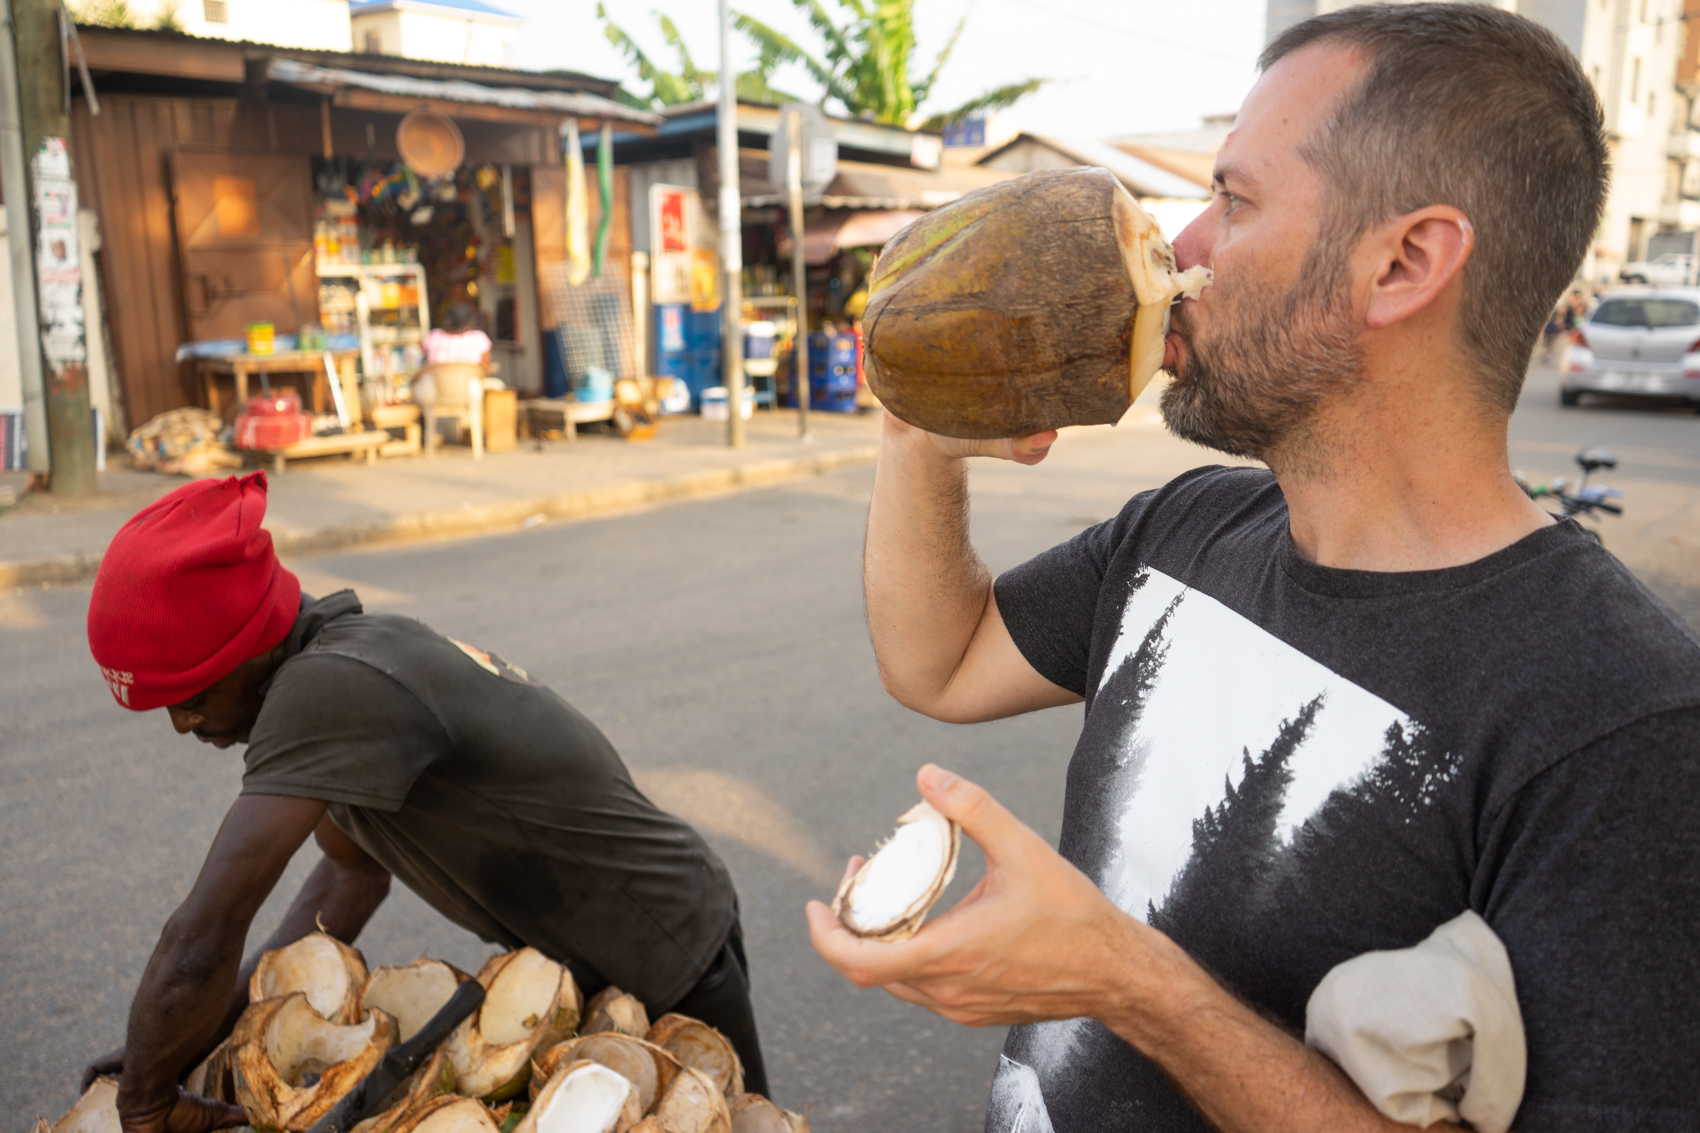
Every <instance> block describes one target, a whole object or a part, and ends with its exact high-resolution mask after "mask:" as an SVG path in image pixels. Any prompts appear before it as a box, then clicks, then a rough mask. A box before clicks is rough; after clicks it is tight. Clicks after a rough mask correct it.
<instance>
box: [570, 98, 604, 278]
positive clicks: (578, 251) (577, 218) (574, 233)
mask: <svg viewBox="0 0 1700 1133" xmlns="http://www.w3.org/2000/svg"><path fill="white" fill-rule="evenodd" d="M561 148H562V149H563V150H565V151H566V158H567V194H566V195H567V280H568V282H570V283H571V284H572V285H573V286H574V287H577V286H578V285H579V284H581V283H583V282H584V281H585V280H586V279H588V278H590V194H589V193H587V192H586V191H585V184H584V150H583V149H582V148H581V146H580V145H579V138H578V122H577V121H575V120H574V119H571V118H569V119H567V121H566V124H565V125H563V126H562V127H561ZM604 215H606V210H605V211H604Z"/></svg>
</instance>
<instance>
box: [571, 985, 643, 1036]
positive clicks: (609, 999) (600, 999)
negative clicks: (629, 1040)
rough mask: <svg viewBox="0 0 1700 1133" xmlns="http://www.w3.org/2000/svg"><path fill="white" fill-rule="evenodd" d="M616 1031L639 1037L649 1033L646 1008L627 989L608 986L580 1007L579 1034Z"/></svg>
mask: <svg viewBox="0 0 1700 1133" xmlns="http://www.w3.org/2000/svg"><path fill="white" fill-rule="evenodd" d="M603 1031H617V1032H619V1033H620V1034H622V1035H630V1036H632V1037H633V1038H634V1039H641V1038H643V1037H644V1036H645V1035H647V1034H648V1033H649V1012H648V1011H647V1010H646V1009H645V1008H644V1005H643V1001H642V1000H640V999H639V998H638V997H637V996H635V995H632V994H630V993H629V992H624V991H621V990H620V989H619V988H617V987H613V986H611V985H610V986H609V987H605V988H603V989H602V990H601V991H599V992H597V993H596V994H595V995H594V996H593V997H591V1000H590V1002H589V1003H587V1004H585V1007H584V1025H583V1026H582V1027H580V1028H579V1033H580V1034H586V1035H595V1034H600V1033H602V1032H603Z"/></svg>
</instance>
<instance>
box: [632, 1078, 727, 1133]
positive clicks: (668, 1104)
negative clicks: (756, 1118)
mask: <svg viewBox="0 0 1700 1133" xmlns="http://www.w3.org/2000/svg"><path fill="white" fill-rule="evenodd" d="M634 1133H732V1115H731V1113H730V1112H729V1111H728V1110H727V1108H726V1095H725V1094H723V1093H721V1091H720V1090H719V1089H718V1088H717V1087H716V1086H715V1084H714V1081H713V1080H712V1079H711V1078H709V1076H708V1075H706V1074H704V1073H702V1072H701V1071H699V1070H692V1069H691V1068H690V1067H688V1066H687V1067H686V1068H685V1069H683V1070H681V1071H680V1072H679V1076H678V1077H677V1078H675V1079H673V1085H672V1086H671V1087H669V1088H668V1090H667V1092H666V1093H665V1094H663V1095H662V1097H661V1100H660V1101H659V1102H658V1103H656V1106H655V1112H654V1113H652V1114H650V1115H649V1116H648V1117H646V1118H644V1119H643V1122H642V1124H640V1125H638V1126H636V1129H635V1131H634Z"/></svg>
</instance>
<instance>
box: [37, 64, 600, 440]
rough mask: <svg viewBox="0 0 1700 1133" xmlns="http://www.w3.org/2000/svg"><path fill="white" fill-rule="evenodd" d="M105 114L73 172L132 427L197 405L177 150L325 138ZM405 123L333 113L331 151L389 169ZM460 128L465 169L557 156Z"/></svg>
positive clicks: (251, 109) (313, 129)
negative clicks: (188, 346) (382, 162)
mask: <svg viewBox="0 0 1700 1133" xmlns="http://www.w3.org/2000/svg"><path fill="white" fill-rule="evenodd" d="M100 108H101V113H100V115H99V116H98V117H91V116H90V115H89V114H88V111H87V107H86V106H85V104H84V103H83V102H82V100H80V99H79V100H78V101H77V102H76V104H75V107H74V113H73V120H72V126H71V135H72V160H73V162H74V169H75V172H76V177H77V183H78V192H79V195H80V197H81V200H82V203H83V207H85V208H92V209H94V211H95V213H96V215H97V217H98V218H99V222H100V230H101V240H102V251H101V264H102V275H103V279H102V283H103V286H104V295H105V300H106V313H107V321H108V326H109V328H110V331H111V337H112V352H113V364H114V368H115V369H116V370H117V380H118V381H119V382H121V383H122V387H123V396H124V406H125V410H126V413H127V415H128V417H129V421H130V424H131V426H132V427H134V426H136V425H140V424H142V423H143V422H145V421H147V420H148V419H149V418H150V417H153V416H154V415H155V414H158V413H163V412H165V411H166V410H168V409H176V408H178V407H180V406H184V405H194V404H199V403H200V402H201V400H202V391H201V389H200V386H199V383H198V382H196V381H195V380H194V374H193V371H192V368H191V367H190V366H189V365H188V364H187V363H185V364H182V365H180V364H178V363H177V362H176V360H175V355H176V350H177V346H178V344H180V343H182V342H183V341H185V339H186V338H187V337H188V330H187V326H188V324H187V319H186V317H185V315H184V308H183V288H182V270H181V265H180V264H179V261H178V255H177V245H176V237H175V233H174V230H173V224H172V197H171V177H170V169H169V161H170V154H171V151H172V149H174V148H176V147H178V146H213V147H218V148H225V149H245V150H265V151H285V152H294V153H309V154H313V155H315V156H317V155H320V154H321V153H322V152H323V144H324V143H323V130H322V124H321V120H320V115H319V109H318V108H317V107H316V106H311V105H302V104H300V103H270V102H247V101H241V100H238V99H234V98H171V97H158V96H144V95H124V94H103V95H102V96H101V100H100ZM400 120H401V116H400V115H399V114H389V113H382V112H375V111H365V110H352V109H344V108H337V109H334V110H333V111H332V114H331V133H332V143H333V147H334V149H335V150H336V152H339V153H344V154H348V155H352V156H359V157H368V156H370V157H373V158H378V159H390V160H393V159H394V158H395V157H396V156H397V155H396V149H395V130H396V125H397V123H399V122H400ZM460 126H461V131H462V133H463V134H464V135H465V139H466V161H467V162H468V163H469V164H483V163H485V162H492V163H498V164H503V163H505V164H512V165H521V166H525V165H532V164H535V163H537V162H542V161H548V160H550V159H551V157H552V156H553V154H555V153H559V147H558V145H556V144H555V142H554V138H553V136H552V135H553V131H552V130H550V129H548V128H546V127H541V126H537V125H535V124H532V123H506V122H487V121H482V120H466V121H461V122H460ZM593 208H594V198H593ZM628 232H629V230H628ZM617 239H618V237H616V241H617ZM627 247H628V249H629V236H628V240H627ZM612 255H613V248H612V247H611V248H610V257H611V258H612Z"/></svg>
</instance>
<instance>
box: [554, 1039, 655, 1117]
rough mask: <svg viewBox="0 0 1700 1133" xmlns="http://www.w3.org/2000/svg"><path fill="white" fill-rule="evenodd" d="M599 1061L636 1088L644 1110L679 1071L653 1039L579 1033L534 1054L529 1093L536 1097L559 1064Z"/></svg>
mask: <svg viewBox="0 0 1700 1133" xmlns="http://www.w3.org/2000/svg"><path fill="white" fill-rule="evenodd" d="M586 1059H588V1060H590V1061H591V1062H600V1063H601V1064H602V1065H604V1066H606V1067H608V1069H610V1070H618V1071H619V1072H620V1073H621V1074H624V1075H625V1076H626V1079H627V1080H628V1081H630V1082H631V1084H632V1085H633V1086H634V1087H636V1088H637V1092H638V1103H639V1105H640V1106H641V1107H642V1109H643V1111H644V1112H645V1113H648V1112H649V1110H650V1109H651V1108H652V1107H653V1106H654V1105H655V1102H656V1100H657V1099H658V1098H660V1097H661V1095H662V1094H664V1093H666V1092H667V1087H668V1086H671V1085H672V1084H673V1079H674V1078H676V1077H677V1076H678V1074H679V1069H680V1067H679V1060H678V1059H676V1058H674V1057H673V1056H672V1055H671V1054H669V1053H667V1052H666V1051H665V1050H662V1049H661V1048H660V1047H658V1046H656V1045H655V1044H654V1043H650V1042H645V1041H644V1040H643V1039H634V1038H632V1037H631V1036H630V1035H622V1034H619V1033H618V1032H615V1031H609V1032H607V1033H605V1034H596V1035H580V1036H579V1037H578V1038H576V1039H573V1040H572V1041H571V1042H564V1043H562V1044H560V1045H559V1046H555V1047H551V1048H549V1049H548V1050H546V1051H544V1052H543V1053H542V1054H541V1055H539V1056H538V1058H537V1063H536V1069H535V1070H534V1071H533V1072H532V1075H531V1097H532V1101H533V1102H535V1101H536V1100H537V1095H538V1094H539V1093H540V1092H541V1091H542V1088H543V1085H544V1083H546V1082H548V1081H549V1079H550V1078H551V1077H553V1076H554V1073H555V1071H556V1070H557V1069H559V1068H560V1067H561V1066H563V1065H565V1064H567V1063H571V1062H582V1061H584V1060H586Z"/></svg>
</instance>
